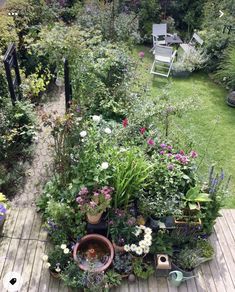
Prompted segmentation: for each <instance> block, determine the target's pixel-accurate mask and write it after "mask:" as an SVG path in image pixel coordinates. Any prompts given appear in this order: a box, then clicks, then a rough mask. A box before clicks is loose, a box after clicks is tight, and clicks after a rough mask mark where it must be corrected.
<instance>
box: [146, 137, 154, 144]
mask: <svg viewBox="0 0 235 292" xmlns="http://www.w3.org/2000/svg"><path fill="white" fill-rule="evenodd" d="M147 143H148V145H150V146H153V145H155V142H154V140H153V139H151V138H150V139H148V141H147Z"/></svg>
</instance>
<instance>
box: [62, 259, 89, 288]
mask: <svg viewBox="0 0 235 292" xmlns="http://www.w3.org/2000/svg"><path fill="white" fill-rule="evenodd" d="M61 279H62V280H63V282H64V284H65V285H66V286H68V287H71V288H84V287H85V285H86V274H85V273H84V271H82V270H81V269H80V268H79V267H78V265H77V264H76V263H74V262H73V261H72V262H71V263H69V265H68V266H67V267H66V269H65V270H64V271H63V272H62V273H61Z"/></svg>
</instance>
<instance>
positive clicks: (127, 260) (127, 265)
mask: <svg viewBox="0 0 235 292" xmlns="http://www.w3.org/2000/svg"><path fill="white" fill-rule="evenodd" d="M113 267H114V270H115V271H116V272H118V273H119V274H121V275H122V277H123V278H125V277H128V276H129V275H130V274H131V272H132V269H133V268H132V256H131V255H130V254H129V253H120V252H116V253H115V257H114V260H113Z"/></svg>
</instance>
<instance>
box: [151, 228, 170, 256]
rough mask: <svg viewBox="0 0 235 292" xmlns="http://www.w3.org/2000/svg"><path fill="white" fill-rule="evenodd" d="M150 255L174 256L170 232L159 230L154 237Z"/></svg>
mask: <svg viewBox="0 0 235 292" xmlns="http://www.w3.org/2000/svg"><path fill="white" fill-rule="evenodd" d="M150 253H152V254H168V255H170V256H172V254H173V249H172V240H171V237H170V236H169V233H168V231H166V230H159V231H158V232H157V233H156V234H154V235H153V243H152V245H151V247H150Z"/></svg>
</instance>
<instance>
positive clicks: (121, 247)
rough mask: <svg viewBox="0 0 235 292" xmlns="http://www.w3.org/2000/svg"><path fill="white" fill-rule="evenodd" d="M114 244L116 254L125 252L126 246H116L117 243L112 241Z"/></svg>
mask: <svg viewBox="0 0 235 292" xmlns="http://www.w3.org/2000/svg"><path fill="white" fill-rule="evenodd" d="M112 244H113V248H114V251H115V252H121V253H124V252H125V250H124V246H121V245H117V244H115V242H113V241H112Z"/></svg>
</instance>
